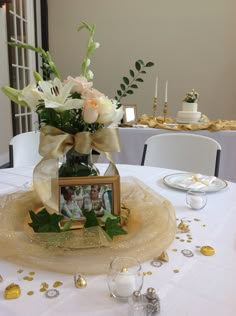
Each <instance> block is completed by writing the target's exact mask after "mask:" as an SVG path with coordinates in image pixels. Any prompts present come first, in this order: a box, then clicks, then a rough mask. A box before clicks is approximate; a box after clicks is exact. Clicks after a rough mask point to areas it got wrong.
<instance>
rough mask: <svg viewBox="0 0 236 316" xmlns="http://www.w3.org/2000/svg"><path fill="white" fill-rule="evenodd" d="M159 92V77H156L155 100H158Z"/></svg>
mask: <svg viewBox="0 0 236 316" xmlns="http://www.w3.org/2000/svg"><path fill="white" fill-rule="evenodd" d="M157 90H158V77H156V86H155V98H157Z"/></svg>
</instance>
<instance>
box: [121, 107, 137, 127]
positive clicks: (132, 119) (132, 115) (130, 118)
mask: <svg viewBox="0 0 236 316" xmlns="http://www.w3.org/2000/svg"><path fill="white" fill-rule="evenodd" d="M123 109H124V116H123V123H136V121H137V105H136V104H123Z"/></svg>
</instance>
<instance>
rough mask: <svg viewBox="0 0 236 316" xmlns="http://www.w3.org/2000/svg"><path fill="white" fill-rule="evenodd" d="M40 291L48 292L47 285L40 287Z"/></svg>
mask: <svg viewBox="0 0 236 316" xmlns="http://www.w3.org/2000/svg"><path fill="white" fill-rule="evenodd" d="M39 291H40V292H46V291H47V289H46V287H41V289H40V290H39Z"/></svg>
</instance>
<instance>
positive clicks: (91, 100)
mask: <svg viewBox="0 0 236 316" xmlns="http://www.w3.org/2000/svg"><path fill="white" fill-rule="evenodd" d="M82 29H86V30H88V31H89V34H90V35H89V39H88V44H87V51H86V56H85V58H84V60H83V63H82V74H81V75H80V76H79V77H76V78H73V77H71V76H68V77H67V79H65V80H63V81H62V80H61V79H60V73H59V71H58V69H57V67H56V65H55V63H54V62H53V60H52V58H51V55H50V53H49V52H46V51H44V50H43V49H42V48H40V47H33V46H31V45H28V44H20V43H9V45H12V46H16V47H20V48H25V49H29V50H32V51H34V52H36V53H38V54H39V55H40V56H41V58H42V61H43V72H44V75H45V76H46V79H47V80H43V78H42V76H41V75H40V74H39V73H38V72H36V71H35V72H34V78H35V80H36V83H30V84H29V85H28V86H27V87H25V88H24V89H23V90H16V89H14V88H11V87H9V86H4V87H2V91H3V92H4V93H5V94H6V95H7V96H8V97H9V98H10V99H11V100H12V101H13V102H15V103H17V104H19V105H21V106H26V107H29V108H30V109H31V110H32V111H35V112H36V113H38V116H39V124H40V127H42V126H44V125H50V126H53V127H56V128H58V129H60V130H62V131H64V132H66V133H69V134H76V133H78V132H82V131H89V132H95V131H96V130H98V129H100V128H102V127H104V124H109V123H111V122H113V121H118V120H120V119H121V118H122V116H123V110H122V108H120V106H119V104H118V103H117V101H116V100H111V99H109V98H108V97H107V96H105V95H104V94H103V93H101V92H100V91H98V90H96V89H94V88H93V82H91V81H89V80H90V79H92V78H93V73H92V71H91V70H89V69H88V67H89V65H90V62H91V61H90V57H91V55H92V53H93V52H94V50H95V49H96V48H98V47H99V43H97V42H94V40H93V37H94V33H95V25H92V26H90V25H88V24H87V23H85V22H83V23H82V25H81V26H80V27H79V29H78V30H79V31H80V30H82Z"/></svg>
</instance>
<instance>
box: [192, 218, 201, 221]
mask: <svg viewBox="0 0 236 316" xmlns="http://www.w3.org/2000/svg"><path fill="white" fill-rule="evenodd" d="M193 220H194V221H196V222H200V221H201V220H200V219H199V218H194V219H193Z"/></svg>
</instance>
